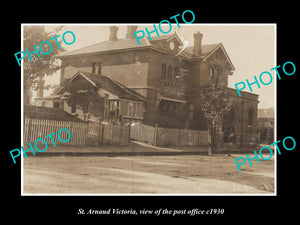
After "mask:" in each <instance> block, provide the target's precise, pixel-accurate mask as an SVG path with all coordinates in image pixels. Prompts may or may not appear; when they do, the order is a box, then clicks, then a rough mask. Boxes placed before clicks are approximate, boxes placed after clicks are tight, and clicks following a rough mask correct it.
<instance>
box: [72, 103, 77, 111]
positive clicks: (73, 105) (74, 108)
mask: <svg viewBox="0 0 300 225" xmlns="http://www.w3.org/2000/svg"><path fill="white" fill-rule="evenodd" d="M71 113H76V102H72V105H71Z"/></svg>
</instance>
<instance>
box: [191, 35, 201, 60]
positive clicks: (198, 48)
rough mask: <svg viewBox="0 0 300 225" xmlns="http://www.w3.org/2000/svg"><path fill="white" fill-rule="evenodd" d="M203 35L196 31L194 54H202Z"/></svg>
mask: <svg viewBox="0 0 300 225" xmlns="http://www.w3.org/2000/svg"><path fill="white" fill-rule="evenodd" d="M202 37H203V34H202V33H200V32H199V31H197V33H194V48H193V55H194V56H200V55H201V53H202Z"/></svg>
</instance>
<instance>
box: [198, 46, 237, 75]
mask: <svg viewBox="0 0 300 225" xmlns="http://www.w3.org/2000/svg"><path fill="white" fill-rule="evenodd" d="M219 48H222V50H223V51H224V53H225V57H226V59H227V61H228V62H229V64H230V66H231V68H232V70H235V67H234V65H233V64H232V62H231V60H230V58H229V56H228V54H227V52H226V50H225V48H224V46H223V44H222V43H220V44H218V45H217V46H216V48H215V49H214V50H212V51H211V52H210V53H209V54H208V55H206V56H205V57H204V58H203V61H204V62H205V61H206V60H207V59H208V58H209V57H210V56H211V55H212V54H214V53H215V52H216V51H217V50H218V49H219Z"/></svg>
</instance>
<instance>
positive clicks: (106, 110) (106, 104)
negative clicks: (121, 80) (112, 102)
mask: <svg viewBox="0 0 300 225" xmlns="http://www.w3.org/2000/svg"><path fill="white" fill-rule="evenodd" d="M108 111H109V95H108V94H105V96H104V119H108Z"/></svg>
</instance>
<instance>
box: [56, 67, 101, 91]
mask: <svg viewBox="0 0 300 225" xmlns="http://www.w3.org/2000/svg"><path fill="white" fill-rule="evenodd" d="M79 75H80V76H82V77H83V78H84V79H86V80H87V81H88V82H89V83H91V84H92V85H93V86H94V87H96V88H97V87H98V86H97V85H96V84H95V83H94V82H93V81H92V80H91V79H89V78H88V77H87V76H85V75H84V73H83V72H81V71H78V72H77V73H75V74H74V75H73V77H72V78H71V79H69V80H68V81H67V82H66V83H65V84H63V85H62V86H61V87H59V88H58V89H57V90H56V91H55V93H58V92H59V91H61V90H62V89H63V88H65V87H66V85H67V84H69V83H70V82H72V81H73V80H74V79H75V78H76V77H78V76H79Z"/></svg>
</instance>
